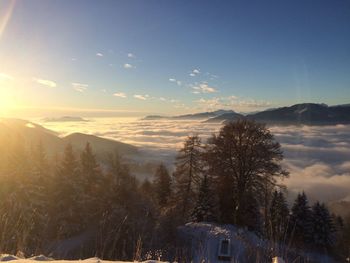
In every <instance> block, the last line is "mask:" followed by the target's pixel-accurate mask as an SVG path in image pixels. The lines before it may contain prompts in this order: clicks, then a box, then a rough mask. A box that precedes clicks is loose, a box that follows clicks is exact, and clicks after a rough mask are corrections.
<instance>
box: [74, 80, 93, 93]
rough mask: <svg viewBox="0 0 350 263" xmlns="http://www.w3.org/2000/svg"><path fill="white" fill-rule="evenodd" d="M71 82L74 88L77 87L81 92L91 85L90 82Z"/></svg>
mask: <svg viewBox="0 0 350 263" xmlns="http://www.w3.org/2000/svg"><path fill="white" fill-rule="evenodd" d="M71 84H72V86H73V89H75V90H76V91H79V92H84V91H85V90H86V89H87V87H89V85H88V84H82V83H78V82H73V83H71Z"/></svg>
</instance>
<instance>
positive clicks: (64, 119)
mask: <svg viewBox="0 0 350 263" xmlns="http://www.w3.org/2000/svg"><path fill="white" fill-rule="evenodd" d="M43 121H44V122H71V121H74V122H76V121H81V122H88V121H89V120H86V119H83V118H81V117H76V116H62V117H58V118H45V119H43Z"/></svg>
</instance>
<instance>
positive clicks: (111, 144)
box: [0, 118, 137, 157]
mask: <svg viewBox="0 0 350 263" xmlns="http://www.w3.org/2000/svg"><path fill="white" fill-rule="evenodd" d="M18 141H23V143H24V144H25V145H26V146H27V148H30V147H35V146H36V145H37V144H39V143H42V145H43V146H44V147H45V150H46V152H47V154H48V155H50V156H53V155H54V154H56V153H60V152H63V149H64V147H65V146H66V145H67V143H71V144H72V146H73V148H74V150H75V151H80V150H82V149H83V148H84V147H85V145H86V143H87V142H89V143H90V144H91V146H92V148H93V150H94V152H95V153H96V155H98V156H100V157H102V156H104V154H105V153H106V152H114V151H115V150H117V151H118V152H119V153H120V154H122V155H134V154H136V153H137V147H135V146H132V145H129V144H126V143H122V142H119V141H115V140H110V139H105V138H101V137H97V136H94V135H87V134H82V133H73V134H70V135H68V136H66V137H59V136H58V134H57V133H55V132H53V131H51V130H48V129H46V128H44V127H42V126H40V125H38V124H35V123H33V122H29V121H26V120H20V119H5V118H4V119H0V147H3V148H6V147H9V146H10V145H12V144H14V143H16V142H18Z"/></svg>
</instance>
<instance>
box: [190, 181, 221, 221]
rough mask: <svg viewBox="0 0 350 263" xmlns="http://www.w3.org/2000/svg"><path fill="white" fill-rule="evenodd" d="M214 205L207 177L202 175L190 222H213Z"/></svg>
mask: <svg viewBox="0 0 350 263" xmlns="http://www.w3.org/2000/svg"><path fill="white" fill-rule="evenodd" d="M215 219H216V218H215V204H214V200H213V192H212V190H211V187H210V182H209V179H208V176H207V175H204V177H203V179H202V181H201V184H200V187H199V192H198V195H197V202H196V204H195V207H194V210H193V212H192V220H193V221H195V222H201V221H206V222H212V221H215Z"/></svg>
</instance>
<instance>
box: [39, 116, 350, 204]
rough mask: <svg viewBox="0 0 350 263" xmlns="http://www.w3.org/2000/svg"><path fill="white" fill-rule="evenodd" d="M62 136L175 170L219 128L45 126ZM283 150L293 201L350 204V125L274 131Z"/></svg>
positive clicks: (141, 123) (112, 122)
mask: <svg viewBox="0 0 350 263" xmlns="http://www.w3.org/2000/svg"><path fill="white" fill-rule="evenodd" d="M41 124H42V125H43V126H45V127H46V128H48V129H52V130H54V131H57V132H59V133H60V134H62V135H65V134H69V133H72V132H83V133H88V134H94V135H97V136H101V137H105V138H110V139H114V140H118V141H122V142H125V143H129V144H132V145H135V146H138V147H140V152H141V153H142V156H143V158H146V159H148V161H154V162H164V163H166V164H168V165H169V166H171V164H173V162H174V160H175V156H176V151H177V150H178V149H179V148H181V146H182V144H183V142H184V140H185V138H186V137H187V136H188V135H190V134H198V135H199V136H200V137H201V138H202V141H203V142H205V141H206V140H207V138H208V137H210V136H211V134H213V133H215V132H218V131H219V129H220V127H221V125H220V124H216V123H203V121H193V120H190V121H189V120H186V121H183V120H140V119H135V118H132V119H131V118H96V119H90V121H89V122H64V123H63V122H59V123H57V122H51V123H45V122H43V123H41ZM269 129H270V130H271V132H272V133H273V134H274V135H275V138H276V140H277V141H279V142H280V143H281V145H282V150H283V152H284V156H285V159H284V161H283V166H284V167H285V168H286V169H287V170H288V171H289V172H290V176H289V178H287V179H285V180H283V184H285V185H286V186H287V187H288V192H289V198H290V199H292V198H294V197H295V195H296V194H297V193H298V192H301V191H305V192H306V193H307V195H308V196H309V198H310V199H311V201H314V200H320V201H325V202H328V201H339V200H347V201H350V125H334V126H271V127H269Z"/></svg>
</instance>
